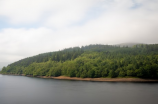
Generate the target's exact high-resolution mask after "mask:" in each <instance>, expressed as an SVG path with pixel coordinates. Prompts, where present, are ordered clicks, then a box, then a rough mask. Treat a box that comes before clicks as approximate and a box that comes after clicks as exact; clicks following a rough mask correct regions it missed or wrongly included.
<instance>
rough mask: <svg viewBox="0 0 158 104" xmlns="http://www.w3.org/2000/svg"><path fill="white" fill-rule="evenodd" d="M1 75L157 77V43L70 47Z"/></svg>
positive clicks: (10, 67)
mask: <svg viewBox="0 0 158 104" xmlns="http://www.w3.org/2000/svg"><path fill="white" fill-rule="evenodd" d="M0 73H2V74H25V75H33V76H60V75H65V76H70V77H82V78H86V77H89V78H98V77H111V78H114V77H140V78H158V44H150V45H147V44H139V45H134V46H133V47H119V46H112V45H89V46H82V47H81V48H80V47H74V48H68V49H64V50H61V51H57V52H49V53H43V54H39V55H37V56H33V57H28V58H25V59H22V60H19V61H17V62H14V63H12V64H10V65H8V66H7V67H3V69H2V71H1V72H0Z"/></svg>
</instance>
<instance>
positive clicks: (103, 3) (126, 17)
mask: <svg viewBox="0 0 158 104" xmlns="http://www.w3.org/2000/svg"><path fill="white" fill-rule="evenodd" d="M2 16H3V17H6V19H7V21H8V23H9V24H12V27H10V28H2V29H0V47H1V48H0V58H1V59H2V60H5V61H9V62H10V61H16V60H19V59H21V58H24V57H29V56H32V55H36V54H39V53H43V52H50V51H58V50H59V49H64V48H67V47H73V46H82V45H88V44H95V43H97V44H118V43H124V42H140V43H158V41H157V39H158V29H157V27H158V19H157V18H158V1H157V0H56V1H55V0H51V1H50V0H38V1H37V0H27V1H25V0H23V1H21V0H14V1H13V0H1V1H0V17H2ZM28 24H29V26H30V27H28ZM32 24H36V25H37V24H39V26H37V27H36V28H33V27H31V25H32ZM17 25H19V26H21V25H22V26H23V27H20V28H15V27H14V26H17ZM25 25H26V27H27V28H26V27H25Z"/></svg>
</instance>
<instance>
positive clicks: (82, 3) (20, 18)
mask: <svg viewBox="0 0 158 104" xmlns="http://www.w3.org/2000/svg"><path fill="white" fill-rule="evenodd" d="M98 1H100V0H98ZM98 1H96V0H2V1H0V15H2V16H5V17H6V18H8V20H9V23H11V24H15V25H18V24H32V23H36V22H41V21H43V25H45V26H51V27H54V28H59V27H63V26H66V25H69V24H71V23H72V22H75V21H77V20H80V19H81V18H83V16H84V14H85V13H86V12H87V10H88V9H89V8H91V7H92V6H93V5H94V4H95V3H97V2H98Z"/></svg>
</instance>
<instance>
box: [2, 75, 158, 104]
mask: <svg viewBox="0 0 158 104" xmlns="http://www.w3.org/2000/svg"><path fill="white" fill-rule="evenodd" d="M0 104H158V83H131V82H90V81H70V80H57V79H42V78H34V77H25V76H11V75H0Z"/></svg>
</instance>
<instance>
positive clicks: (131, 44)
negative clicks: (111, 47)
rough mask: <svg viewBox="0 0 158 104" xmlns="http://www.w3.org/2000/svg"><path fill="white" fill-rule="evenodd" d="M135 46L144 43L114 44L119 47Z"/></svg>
mask: <svg viewBox="0 0 158 104" xmlns="http://www.w3.org/2000/svg"><path fill="white" fill-rule="evenodd" d="M136 44H145V43H134V42H128V43H120V44H116V46H120V47H126V46H128V47H133V46H134V45H136Z"/></svg>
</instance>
